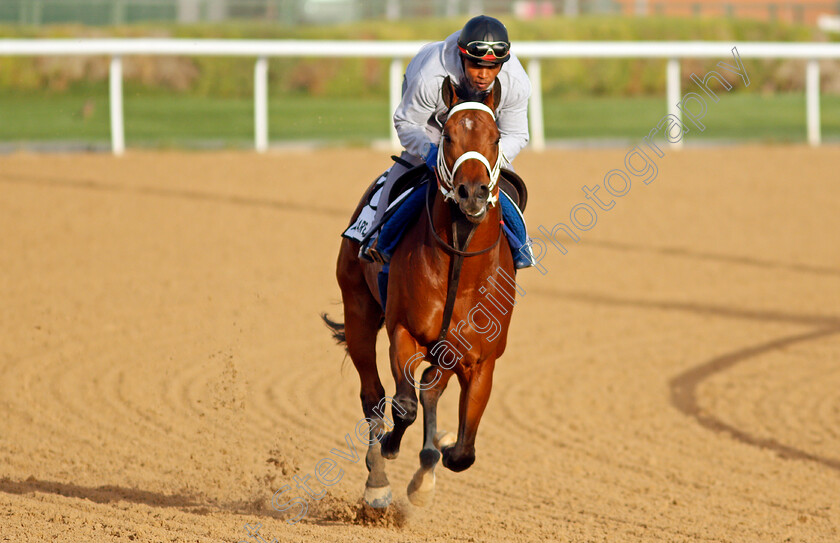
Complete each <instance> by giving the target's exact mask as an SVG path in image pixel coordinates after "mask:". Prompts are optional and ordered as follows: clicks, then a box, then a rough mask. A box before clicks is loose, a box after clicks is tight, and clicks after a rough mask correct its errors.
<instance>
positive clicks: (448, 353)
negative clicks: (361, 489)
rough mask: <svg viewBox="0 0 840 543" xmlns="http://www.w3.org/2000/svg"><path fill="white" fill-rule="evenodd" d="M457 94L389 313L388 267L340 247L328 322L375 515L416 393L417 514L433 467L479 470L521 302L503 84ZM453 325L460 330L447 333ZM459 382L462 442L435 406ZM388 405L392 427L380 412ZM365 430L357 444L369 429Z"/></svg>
mask: <svg viewBox="0 0 840 543" xmlns="http://www.w3.org/2000/svg"><path fill="white" fill-rule="evenodd" d="M457 91H458V89H456V87H455V86H454V85H453V84H452V83H451V81H450V80H449V78H447V79H446V80H445V81H444V85H443V88H442V90H441V93H442V97H443V99H444V103H445V104H446V105H447V107H448V108H449V112H448V114H447V119H446V122H445V123H444V125H443V133H442V139H441V142H440V148H439V154H438V168H437V179H436V180H434V179H433V180H431V181H429V182H428V194H427V198H426V207H425V209H424V210H423V212H422V213H421V216H420V218H419V219H418V220H417V221H416V223H415V224H413V225H412V226H411V227H409V229H408V230H407V232H406V234H405V236H404V238H403V239H402V241H401V242H400V244H399V245H398V246H397V248H396V250H395V251H394V254H393V257H392V258H391V261H390V281H389V282H388V286H387V294H386V300H387V305H386V308H385V310H384V311H383V309H382V306H381V305H380V295H379V288H378V284H377V275H378V272H379V271H380V269H381V265H380V264H376V263H368V262H363V261H362V260H360V259H359V257H358V252H359V244H358V242H355V241H352V240H349V239H346V238H345V239H342V242H341V248H340V250H339V254H338V263H337V269H336V277H337V279H338V284H339V287H340V289H341V297H342V301H343V304H344V324H341V323H337V322H333V321H331V320H330V319H329V318H328V317H327V316H326V315H325V314H324V315H322V317H323V319H324V321H325V322H326V323H327V325H328V326H330V327H331V328H332V330H333V335H334V337H335V338H336V339H337V340H339V342H344V343H345V344H346V345H345V346H346V349H347V352H348V354H349V356H350V358H351V359H352V361H353V365H354V366H355V367H356V370H357V371H358V373H359V378H360V380H361V401H362V410H363V412H364V415H365V417H366V419H365V420H366V422H367V425H368V429H369V433H368V438H369V439H368V441H367V443H368V445H369V447H368V451H367V455H366V458H365V459H366V465H367V468H368V472H369V473H368V479H367V481H366V483H365V494H364V498H365V502H366V503H367V504H368V505H370V506H372V507H376V508H384V507H387V506H388V505H389V504H390V502H391V499H392V496H391V490H390V485H389V482H388V478H387V476H386V474H385V462H384V461H383V458H385V459H393V458H396V457H397V454H398V453H399V449H400V441H401V439H402V436H403V434H404V433H405V430H406V428H407V427H408V426H409V425H411V424H412V423H413V422H414V420H415V418H416V416H417V397H416V395H415V388H417V389H419V390H420V404H421V406H422V408H423V419H424V425H423V448H422V450H421V452H420V469H419V470H418V471H417V473H416V474H415V475H414V477H413V479H412V481H411V483H410V484H409V487H408V496H409V499H410V500H411V501H412V503H414V504H415V505H426V504H427V503H429V502H430V501H431V499H432V496H433V492H434V468H435V465H436V464H437V462H438V460H440V459H441V457H442V459H443V465H444V466H445V467H446V468H448V469H450V470H452V471H456V472H457V471H462V470H465V469H467V468H468V467H470V466H471V465H472V464H473V462H474V461H475V440H476V433H477V431H478V425H479V422H480V421H481V416H482V414H483V413H484V408H485V407H486V405H487V400H488V399H489V397H490V388H491V386H492V382H493V368H494V366H495V364H496V359H497V358H498V357H500V356H501V355H502V353H504V351H505V346H506V343H507V332H508V327H509V325H510V318H511V315H512V313H513V311H512V310H513V304H514V303H515V302H514V299H515V298H514V297H515V289H516V285H515V282H513V280H512V278H513V277H514V263H513V257H512V253H511V249H510V248H509V245H508V243H507V242H506V238H505V234H504V231H503V229H502V212H501V204H500V203H499V202H498V199H499V196H500V195H499V186H498V184H497V183H496V180H497V178H498V174H499V166H500V164H501V150H500V147H499V139H500V134H499V130H498V128H497V126H496V122H495V115H494V113H493V111H494V110H495V108H496V107H497V106H498V103H499V100H500V98H501V95H500V93H501V85H500V84H499V82H498V81H496V84H495V85H494V86H493V90H492V91H491V92H490V93H488V94H487V95H486V96H484V97H483V98H482V99H481V100H480V101H463V100H461V99H460V98H459V97H458V92H457ZM418 190H422V189H418ZM366 198H367V195H366V196H365V197H363V198H362V202H361V203H360V204H359V206H358V207H357V209H356V211H355V212H354V213H353V217H352V219H351V224H352V223H353V221H354V220H355V219H356V217H357V216H358V215H359V213H360V211H361V209H362V205H363V203H364V202H365V201H366ZM467 249H472V251H467ZM453 283H454V285H453ZM453 286H454V288H453ZM491 306H492V307H495V308H496V310H495V313H497V314H498V315H493V314H492V313H493V312H492V311H491V310H490V307H491ZM383 323H384V325H385V328H386V331H387V334H388V338H389V339H390V351H389V353H390V361H391V373H392V375H393V377H394V380H395V384H396V393H395V395H394V397H393V399H392V398H387V397H386V396H385V389H384V388H383V386H382V382H381V381H380V379H379V373H378V371H377V368H376V336H377V333H378V331H379V329H380V328H381V327H382V325H383ZM450 323H458V324H457V325H456V326H454V327H451V328H450V326H449V325H450ZM491 329H492V330H491ZM488 331H491V333H490V334H489V335H488ZM424 359H426V360H427V361H429V362H430V363H431V364H432V365H431V366H430V367H428V368H427V369H426V370H425V371H424V372H423V374H422V378H421V379H420V381H419V382H418V381H416V380H415V379H414V372H415V371H416V369H417V367H418V366H419V365H420V363H421V362H422V361H423V360H424ZM453 375H455V376H457V378H458V382H459V384H460V387H461V396H460V403H459V410H458V415H459V422H458V432H457V436H453V435H452V434H449V433H446V432H438V431H437V423H436V411H437V402H438V399H439V398H440V395H441V394H442V393H443V391H444V389H445V388H446V385H447V383H448V382H449V379H450V378H451V377H452V376H453ZM386 403H390V404H391V412H392V417H393V420H391V419H389V418H388V417H387V416H386V415H385V413H384V409H385V404H386ZM360 422H361V421H360ZM359 429H360V428H359V426H357V434H359V437H360V439H362V435H364V433H363V432H364V429H363V428H362V429H361V430H362V433H359ZM386 430H390V431H387V432H386Z"/></svg>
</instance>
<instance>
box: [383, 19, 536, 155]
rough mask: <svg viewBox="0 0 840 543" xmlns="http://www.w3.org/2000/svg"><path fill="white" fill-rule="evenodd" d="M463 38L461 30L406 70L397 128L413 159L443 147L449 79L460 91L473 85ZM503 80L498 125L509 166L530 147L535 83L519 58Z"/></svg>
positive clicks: (500, 77)
mask: <svg viewBox="0 0 840 543" xmlns="http://www.w3.org/2000/svg"><path fill="white" fill-rule="evenodd" d="M460 34H461V31H460V30H459V31H458V32H456V33H454V34H452V35H451V36H449V37H448V38H446V40H444V41H440V42H435V43H430V44H428V45H425V46H423V48H422V49H420V51H419V52H418V53H417V55H416V56H415V57H414V58H413V59H412V60H411V62H410V63H409V64H408V68H406V70H405V78H404V79H403V87H402V100H401V101H400V105H399V106H398V107H397V110H396V111H395V112H394V127H395V128H396V129H397V134H398V135H399V137H400V143H401V144H402V145H403V147H405V150H406V151H407V152H408V153H410V154H412V155H415V156H418V157H419V156H422V155H423V153H424V150H425V149H426V148H427V147H426V144H427V143H434V144H435V145H438V143H440V134H441V131H442V129H443V127H442V124H441V122H439V121H438V119H441V120H444V115H445V113H446V111H447V108H446V105H445V104H444V103H443V97H442V96H441V87H442V86H443V80H444V79H445V78H446V76H449V77H450V78H451V79H452V82H453V83H455V84H457V85H459V86H462V85H467V82H466V76H465V74H464V65H463V61H462V60H461V57H460V54H459V52H458V36H459V35H460ZM498 80H499V83H501V85H502V96H501V101H500V102H499V107H498V108H497V109H496V124H497V125H498V127H499V132H500V133H501V136H502V139H501V142H500V143H499V145H500V147H501V150H502V153H503V154H504V156H505V158H506V159H507V161H508V163H509V162H511V161H513V159H514V158H515V157H516V155H517V154H519V151H521V150H522V148H523V147H525V145H526V144H527V143H528V98H529V97H530V96H531V82H530V80H529V79H528V75H527V74H526V73H525V70H524V69H523V68H522V64H520V63H519V59H517V58H516V56H514V55H513V53H511V55H510V59H508V61H507V62H505V63H504V64H502V69H501V70H500V71H499V75H498Z"/></svg>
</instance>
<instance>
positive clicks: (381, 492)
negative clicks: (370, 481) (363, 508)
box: [365, 486, 393, 509]
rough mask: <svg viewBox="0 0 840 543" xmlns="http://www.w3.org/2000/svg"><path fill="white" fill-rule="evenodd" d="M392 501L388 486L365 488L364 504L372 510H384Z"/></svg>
mask: <svg viewBox="0 0 840 543" xmlns="http://www.w3.org/2000/svg"><path fill="white" fill-rule="evenodd" d="M392 499H393V496H391V487H390V486H380V487H377V488H372V487H369V486H368V487H365V503H366V504H368V505H369V506H370V507H373V508H374V509H385V508H386V507H388V506H389V505H391V500H392Z"/></svg>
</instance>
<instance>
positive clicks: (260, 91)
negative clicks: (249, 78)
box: [254, 57, 268, 153]
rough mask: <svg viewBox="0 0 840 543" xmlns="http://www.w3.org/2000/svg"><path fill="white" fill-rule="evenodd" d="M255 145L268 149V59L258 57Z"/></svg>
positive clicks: (264, 149)
mask: <svg viewBox="0 0 840 543" xmlns="http://www.w3.org/2000/svg"><path fill="white" fill-rule="evenodd" d="M254 147H255V148H256V150H257V152H258V153H265V152H266V151H267V150H268V59H267V58H266V57H259V58H257V62H256V64H255V65H254Z"/></svg>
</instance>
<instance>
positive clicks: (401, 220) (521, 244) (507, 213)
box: [376, 182, 534, 309]
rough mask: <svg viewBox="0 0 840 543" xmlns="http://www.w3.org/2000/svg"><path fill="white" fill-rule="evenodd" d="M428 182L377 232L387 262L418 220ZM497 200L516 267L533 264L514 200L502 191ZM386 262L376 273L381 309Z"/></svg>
mask: <svg viewBox="0 0 840 543" xmlns="http://www.w3.org/2000/svg"><path fill="white" fill-rule="evenodd" d="M427 183H428V182H425V183H423V184H421V185H419V186H417V187H416V188H415V189H414V190H412V192H411V193H410V194H409V195H408V196H407V197H406V198H405V199H404V200H403V201H402V203H400V204H399V207H397V208H396V209H395V210H394V213H393V214H392V215H391V216H390V217H389V218H388V219H387V220H386V222H385V223H384V224H383V225H382V228H381V229H380V231H379V237H378V239H377V241H376V250H377V251H378V252H379V254H381V255H382V256H383V257H384V258H385V261H386V262H389V261H390V260H391V256H392V255H393V254H394V251H395V250H396V249H397V245H399V243H400V240H402V237H403V235H404V234H405V232H406V230H408V227H409V226H411V225H412V224H414V223H415V222H416V221H417V218H418V217H419V216H420V213H421V212H422V211H423V205H424V200H425V199H426V191H427V190H428V188H427ZM499 202H500V203H501V206H502V228H503V229H504V232H505V236H506V237H507V240H508V244H509V245H510V250H511V252H512V253H513V265H514V267H515V268H516V269H517V270H518V269H522V268H528V267H530V266H533V265H534V255H533V253H532V251H531V245H530V243H528V239H529V238H528V231H527V229H526V227H525V219H524V218H523V217H522V212H521V211H520V210H519V208H518V207H517V206H516V204H514V203H513V200H511V199H510V197H509V196H508V195H507V194H505V193H504V192H503V191H501V190H500V191H499ZM388 271H389V265H388V264H385V265H384V266H383V267H382V270H381V271H380V272H379V277H378V283H379V285H378V286H379V296H380V299H381V300H382V308H383V309H384V308H385V296H386V293H387V290H388Z"/></svg>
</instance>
